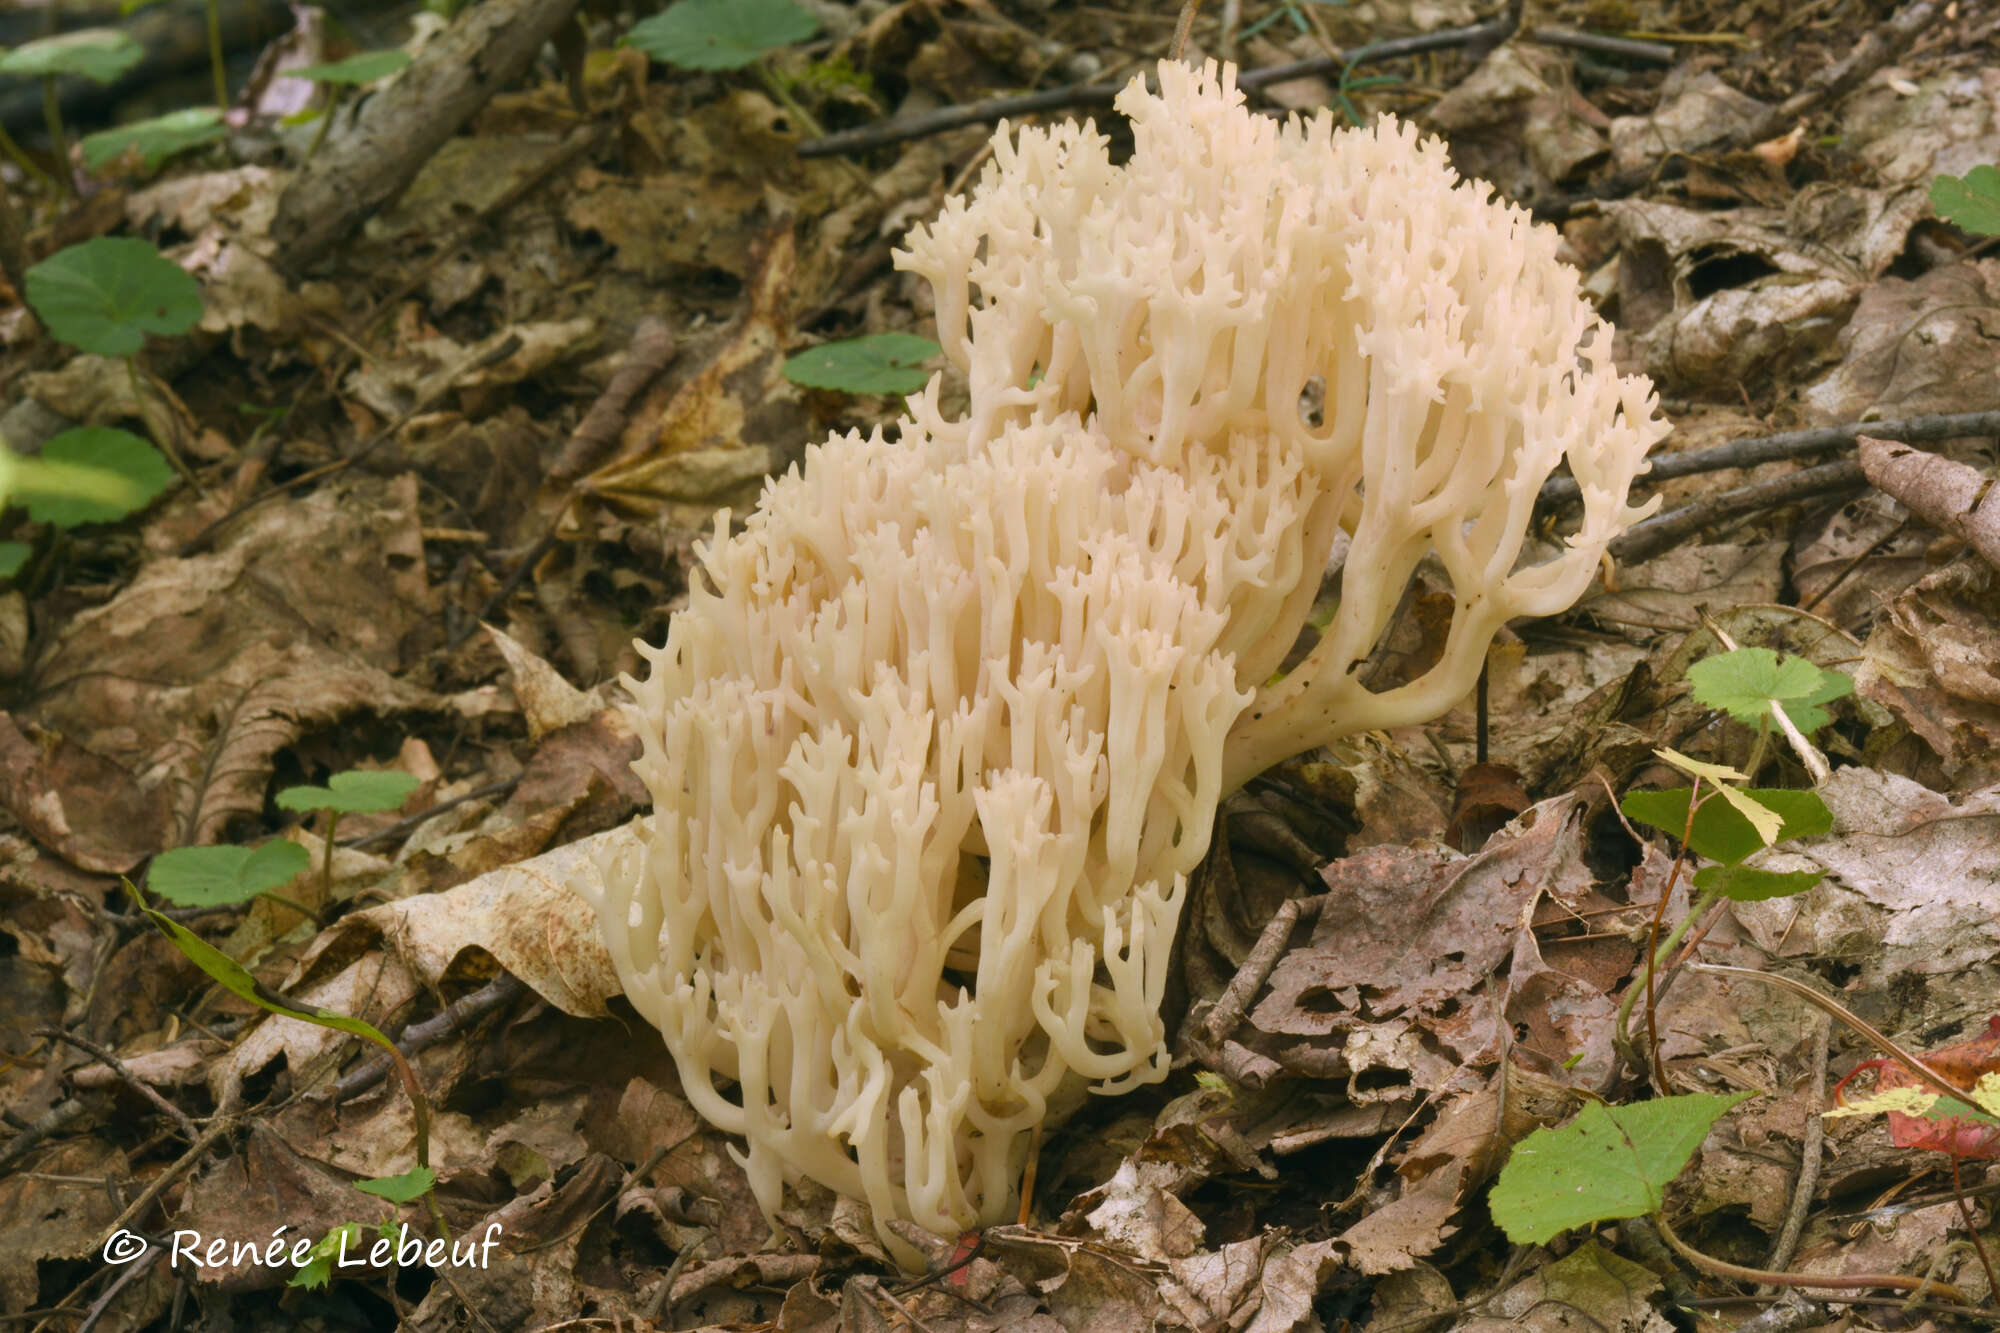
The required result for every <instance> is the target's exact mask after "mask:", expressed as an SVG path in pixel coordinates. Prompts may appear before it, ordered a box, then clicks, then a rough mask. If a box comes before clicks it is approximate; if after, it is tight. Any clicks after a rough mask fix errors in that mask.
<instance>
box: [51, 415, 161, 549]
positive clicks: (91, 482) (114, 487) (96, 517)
mask: <svg viewBox="0 0 2000 1333" xmlns="http://www.w3.org/2000/svg"><path fill="white" fill-rule="evenodd" d="M23 462H24V463H25V466H20V465H17V466H19V467H20V473H19V475H17V476H16V478H15V483H14V484H15V488H16V489H17V490H19V491H21V492H22V493H23V494H24V495H25V497H26V499H25V503H26V504H27V507H28V515H29V517H31V518H34V519H37V520H39V521H41V522H43V523H53V524H55V525H56V526H57V527H59V528H73V527H75V526H76V525H77V524H79V523H113V522H116V521H117V520H119V519H121V518H123V517H125V515H127V514H129V513H131V512H132V511H133V510H135V509H143V508H144V507H145V506H146V505H148V504H150V503H152V501H153V498H154V497H155V496H157V495H158V494H159V493H160V492H161V491H164V490H165V489H167V486H168V485H169V484H170V483H171V482H172V481H173V479H174V470H173V469H172V468H171V467H168V466H167V460H166V459H164V458H162V457H161V456H160V451H159V450H158V449H155V448H154V447H153V446H152V445H150V444H148V443H147V442H146V441H144V440H142V439H140V438H139V437H138V436H137V435H134V434H133V433H132V432H131V431H128V430H119V429H118V428H117V427H115V426H78V427H76V428H75V429H73V430H66V431H64V432H63V433H62V434H60V435H58V436H56V437H55V438H54V439H52V440H50V441H49V442H48V443H47V444H45V445H43V446H42V454H41V457H40V459H38V460H35V459H30V460H23ZM37 463H39V464H40V466H35V464H37Z"/></svg>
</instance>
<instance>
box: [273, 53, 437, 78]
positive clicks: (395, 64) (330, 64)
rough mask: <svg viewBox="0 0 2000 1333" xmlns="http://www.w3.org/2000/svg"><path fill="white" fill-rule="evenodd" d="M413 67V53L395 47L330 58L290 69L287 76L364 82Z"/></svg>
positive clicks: (285, 73)
mask: <svg viewBox="0 0 2000 1333" xmlns="http://www.w3.org/2000/svg"><path fill="white" fill-rule="evenodd" d="M409 67H410V53H409V52H408V51H405V50H403V49H401V48H400V47H394V46H392V47H389V48H388V49H386V50H382V51H363V52H361V54H359V55H352V56H349V57H348V58H347V59H345V60H330V61H327V62H326V63H325V64H323V65H305V66H303V67H301V68H299V69H288V70H286V71H285V72H284V75H285V77H286V78H288V79H311V80H312V81H313V82H314V83H345V84H362V83H373V82H375V81H376V80H377V79H386V78H388V77H389V76H390V75H391V74H394V73H396V72H397V71H398V70H404V69H408V68H409Z"/></svg>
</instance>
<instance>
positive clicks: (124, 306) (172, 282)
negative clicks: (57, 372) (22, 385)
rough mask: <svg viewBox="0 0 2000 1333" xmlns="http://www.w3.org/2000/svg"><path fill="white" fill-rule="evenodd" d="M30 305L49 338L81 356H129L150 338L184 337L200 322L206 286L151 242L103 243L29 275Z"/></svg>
mask: <svg viewBox="0 0 2000 1333" xmlns="http://www.w3.org/2000/svg"><path fill="white" fill-rule="evenodd" d="M26 285H27V288H28V304H29V305H31V306H33V307H34V310H35V314H36V316H37V317H38V318H40V320H41V321H42V323H43V324H45V325H47V326H48V330H49V332H50V333H52V334H54V335H55V336H56V337H58V338H60V339H62V341H64V342H66V343H68V344H69V345H70V346H72V347H75V348H77V349H78V350H80V351H85V352H91V353H94V354H96V355H98V356H120V357H122V356H131V355H132V354H133V353H134V352H136V351H138V350H139V349H140V348H141V347H143V346H145V344H146V335H147V334H149V333H160V334H167V335H173V334H179V333H186V332H187V331H188V330H189V329H191V328H193V327H194V326H195V323H196V322H197V321H198V320H200V319H201V287H200V285H199V284H197V283H196V282H195V280H194V279H193V278H192V277H190V276H189V274H188V271H187V270H186V269H184V268H182V267H181V266H180V265H179V264H176V263H175V262H174V261H173V260H171V259H168V258H167V257H166V256H165V255H163V254H161V253H160V252H159V251H158V250H155V249H154V248H153V247H152V246H150V245H148V244H147V243H146V242H144V241H141V240H137V239H135V238H133V237H129V236H100V237H98V238H97V239H96V240H94V241H85V242H84V243H83V244H82V245H72V246H70V247H69V248H68V249H67V250H59V251H57V252H56V253H55V254H53V255H50V256H49V257H48V258H47V259H44V260H43V261H42V262H41V263H39V264H37V265H35V266H34V267H33V268H31V269H29V270H28V275H27V284H26Z"/></svg>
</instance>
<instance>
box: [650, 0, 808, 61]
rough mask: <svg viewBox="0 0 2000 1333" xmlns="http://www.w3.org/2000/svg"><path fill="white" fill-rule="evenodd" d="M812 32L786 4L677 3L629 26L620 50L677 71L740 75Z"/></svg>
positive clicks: (744, 0) (748, 0) (788, 0)
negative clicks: (633, 51)
mask: <svg viewBox="0 0 2000 1333" xmlns="http://www.w3.org/2000/svg"><path fill="white" fill-rule="evenodd" d="M818 31H819V20H818V19H815V18H814V17H813V16H812V15H811V14H810V13H808V12H807V11H806V10H804V9H801V8H800V7H799V6H798V5H796V4H793V3H792V0H680V3H679V4H676V5H674V6H673V7H672V8H670V9H668V10H667V11H666V12H665V13H661V14H655V15H654V16H653V17H651V18H649V19H646V20H645V21H644V22H641V23H635V24H633V25H632V30H631V31H630V32H628V33H626V34H625V42H624V44H625V45H626V46H630V47H633V48H634V49H636V50H639V51H643V52H645V53H646V54H647V55H649V56H651V57H652V58H653V59H655V60H659V61H664V62H665V63H667V64H669V65H677V66H679V67H680V68H682V69H741V68H742V67H743V66H745V65H748V64H750V63H751V62H752V61H755V60H757V59H759V58H760V57H762V56H763V55H765V54H766V53H767V52H770V51H775V50H777V49H778V48H779V47H781V46H790V45H791V44H792V43H794V42H803V41H805V40H806V39H807V38H808V37H811V36H812V35H813V34H814V33H815V32H818Z"/></svg>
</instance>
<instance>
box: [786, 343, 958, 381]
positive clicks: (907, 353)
mask: <svg viewBox="0 0 2000 1333" xmlns="http://www.w3.org/2000/svg"><path fill="white" fill-rule="evenodd" d="M939 351H940V349H939V347H938V345H937V344H936V343H934V342H932V341H931V340H930V339H929V338H919V337H918V336H917V335H915V334H914V333H875V334H870V335H869V336H868V337H866V338H849V339H848V340H847V341H846V342H837V343H827V344H825V345H824V346H821V347H814V348H811V349H809V350H807V351H804V352H800V353H799V354H798V355H797V356H795V357H793V358H792V359H791V360H789V361H787V362H785V367H784V373H785V378H786V379H788V380H790V381H791V382H792V383H794V384H803V385H805V386H806V387H807V388H810V389H838V390H840V391H842V392H843V393H915V392H916V391H917V390H919V389H921V388H923V387H924V382H925V381H926V380H928V379H929V378H930V375H929V373H928V372H926V371H925V370H923V369H922V366H923V363H924V362H925V361H928V360H929V359H930V358H932V357H934V356H936V355H937V354H938V352H939Z"/></svg>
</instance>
